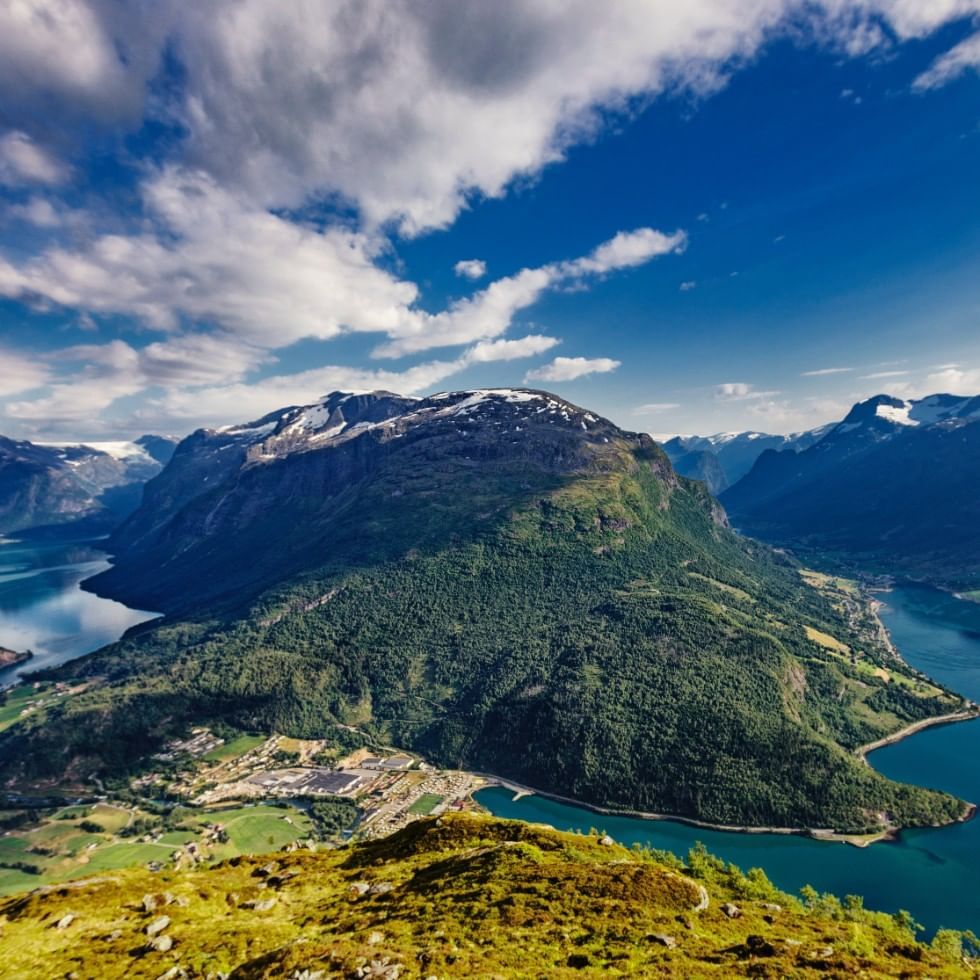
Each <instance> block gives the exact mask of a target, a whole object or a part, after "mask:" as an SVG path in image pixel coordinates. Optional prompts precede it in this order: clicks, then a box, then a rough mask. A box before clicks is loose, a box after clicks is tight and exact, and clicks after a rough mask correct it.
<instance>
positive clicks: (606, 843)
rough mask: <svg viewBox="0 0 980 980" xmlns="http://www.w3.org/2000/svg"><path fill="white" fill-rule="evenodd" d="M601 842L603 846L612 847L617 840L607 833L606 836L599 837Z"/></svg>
mask: <svg viewBox="0 0 980 980" xmlns="http://www.w3.org/2000/svg"><path fill="white" fill-rule="evenodd" d="M599 843H600V844H602V846H603V847H612V846H613V844H615V843H616V842H615V841H614V840H613V839H612V838H611V837H610V836H609V834H606V835H605V836H604V837H600V838H599Z"/></svg>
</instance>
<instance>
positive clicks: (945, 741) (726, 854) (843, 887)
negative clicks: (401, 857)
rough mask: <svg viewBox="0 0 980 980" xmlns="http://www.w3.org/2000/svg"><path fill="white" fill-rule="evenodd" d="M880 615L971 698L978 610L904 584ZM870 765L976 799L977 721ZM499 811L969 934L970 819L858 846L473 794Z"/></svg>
mask: <svg viewBox="0 0 980 980" xmlns="http://www.w3.org/2000/svg"><path fill="white" fill-rule="evenodd" d="M882 598H883V599H884V600H885V602H886V603H887V605H886V608H885V609H883V610H882V619H883V620H884V622H885V625H886V626H887V627H888V630H889V632H890V633H891V636H892V639H893V641H894V642H895V645H896V646H897V647H898V649H899V650H900V651H901V653H902V655H903V656H904V657H905V659H906V660H907V661H908V662H909V663H911V664H913V665H914V666H916V667H918V668H919V669H921V670H924V671H925V672H926V673H927V674H929V675H931V676H932V677H934V678H936V679H937V680H940V681H942V682H943V683H945V684H947V685H948V686H949V687H951V688H953V689H954V690H956V691H959V692H960V693H961V694H965V695H966V696H967V697H970V698H972V699H974V700H980V605H978V604H976V603H971V602H966V601H963V600H959V599H956V598H955V597H953V596H951V595H948V594H946V593H944V592H938V591H936V590H934V589H929V588H923V587H919V586H903V587H900V588H896V589H895V590H894V591H892V592H890V593H888V594H887V595H886V596H883V597H882ZM869 761H871V762H872V764H873V765H874V766H875V768H876V769H878V770H879V771H880V772H883V773H884V774H885V775H887V776H890V777H892V778H893V779H900V780H903V781H905V782H912V783H918V784H919V785H922V786H931V787H935V788H937V789H944V790H947V791H949V792H951V793H955V794H956V795H957V796H960V797H962V798H963V799H966V800H970V801H971V802H977V803H980V721H971V722H963V723H960V724H955V725H947V726H944V727H940V728H934V729H927V730H926V731H924V732H920V733H919V734H917V735H915V736H913V737H911V738H908V739H905V740H904V741H902V742H898V743H896V744H895V745H890V746H887V747H886V748H883V749H879V750H878V751H877V752H875V753H873V754H872V755H871V756H869ZM476 798H477V799H478V800H479V802H480V803H481V804H482V805H483V806H485V807H486V808H487V809H488V810H490V812H491V813H494V814H495V815H497V816H500V817H511V818H514V819H518V820H529V821H535V822H538V823H547V824H551V825H552V826H554V827H557V828H560V829H563V830H584V831H587V830H589V829H590V828H591V827H596V828H601V829H604V830H605V831H607V832H608V833H610V834H611V835H612V836H613V837H614V838H615V839H616V840H617V841H620V842H621V843H623V844H627V845H629V844H633V843H641V844H647V845H649V846H651V847H657V848H662V849H665V850H671V851H674V852H675V853H677V854H680V855H684V854H686V853H687V851H688V849H689V848H690V847H691V845H692V844H694V842H695V841H703V842H704V844H705V845H706V846H707V847H708V849H709V850H710V851H712V852H713V853H715V854H717V855H719V856H720V857H722V858H724V859H725V860H727V861H733V862H735V863H736V864H738V865H740V866H741V867H742V868H743V869H744V868H749V867H753V866H758V867H761V868H764V869H765V871H766V873H767V874H768V875H769V877H770V878H771V879H772V880H773V881H774V882H775V883H776V884H777V885H778V886H779V887H780V888H783V889H784V890H786V891H791V892H796V891H798V890H799V889H800V888H801V887H802V886H803V885H805V884H811V885H813V886H814V887H815V888H817V889H819V890H820V891H829V892H834V893H835V894H837V895H840V896H844V895H863V896H864V897H865V899H866V904H867V905H868V906H869V907H871V908H876V909H881V910H883V911H888V912H894V911H897V910H898V909H908V910H909V911H910V912H912V914H913V915H914V916H915V917H916V919H917V920H918V921H919V922H921V923H922V924H923V925H924V926H925V928H926V931H927V934H930V935H931V934H932V933H933V932H934V931H935V930H936V929H937V928H938V927H939V926H948V927H951V928H956V929H972V930H974V931H975V932H980V819H974V820H971V821H968V822H967V823H964V824H955V825H953V826H950V827H944V828H941V829H938V830H908V831H903V832H902V834H901V835H900V836H899V839H898V840H897V841H895V842H893V843H878V844H874V845H872V846H871V847H867V848H863V849H859V848H855V847H851V846H849V845H846V844H833V843H821V842H819V841H813V840H809V839H807V838H805V837H789V836H781V835H777V834H734V833H725V832H722V831H711V830H705V829H703V828H699V827H690V826H687V825H686V824H682V823H677V822H674V821H650V820H640V819H636V818H630V817H610V816H606V815H604V814H598V813H593V812H592V811H590V810H587V809H585V808H582V807H575V806H570V805H566V804H562V803H557V802H553V801H551V800H547V799H545V798H543V797H540V796H527V797H523V798H522V799H520V800H517V801H514V800H513V794H512V793H511V792H509V791H508V790H505V789H502V788H500V787H493V788H490V789H485V790H481V791H480V792H479V793H478V794H477V797H476Z"/></svg>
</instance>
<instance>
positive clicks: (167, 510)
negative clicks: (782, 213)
mask: <svg viewBox="0 0 980 980" xmlns="http://www.w3.org/2000/svg"><path fill="white" fill-rule="evenodd" d="M624 440H628V441H630V445H633V444H635V445H636V446H637V447H638V448H642V449H643V450H644V451H646V452H648V453H649V455H650V466H651V467H653V468H654V470H655V472H656V474H657V475H658V476H659V477H660V478H661V479H662V480H663V481H665V483H668V484H670V485H676V484H677V479H676V476H675V475H674V472H673V470H672V469H671V467H670V464H669V461H668V460H667V458H666V456H665V455H664V454H663V453H661V452H660V451H659V450H658V449H657V447H656V445H655V444H654V442H653V440H652V439H651V438H650V437H649V436H645V435H638V434H635V433H627V434H624V433H623V432H622V430H620V429H618V428H617V427H616V426H615V425H613V424H612V423H611V422H609V421H607V420H606V419H603V418H600V417H599V416H597V415H595V414H593V413H591V412H587V411H585V410H583V409H581V408H578V407H577V406H575V405H572V404H571V403H569V402H566V401H564V400H563V399H561V398H559V397H558V396H556V395H551V394H548V393H546V392H541V391H532V390H524V389H511V388H497V389H480V390H475V391H454V392H444V393H442V394H437V395H432V396H431V397H428V398H421V399H419V398H407V397H403V396H400V395H394V394H392V393H391V392H385V391H377V392H369V393H363V394H351V393H344V392H334V393H333V394H330V395H328V396H326V397H325V398H323V399H321V400H320V401H318V402H316V403H314V404H313V405H306V406H293V407H290V408H285V409H281V410H280V411H277V412H272V413H270V414H269V415H266V416H264V417H262V418H260V419H257V420H255V421H251V422H247V423H244V424H242V425H235V426H226V427H224V428H221V429H200V430H198V431H197V432H194V433H193V434H192V435H190V436H188V437H187V438H186V439H184V440H183V442H181V443H180V445H179V446H178V447H177V450H176V452H175V453H174V456H173V458H172V459H171V461H170V462H169V464H168V465H167V467H166V469H165V470H164V471H163V472H162V473H161V474H160V476H158V477H157V478H156V479H154V480H151V481H150V483H149V484H147V486H146V489H145V492H144V495H143V502H142V505H141V506H140V508H139V509H138V510H137V511H136V512H135V513H133V514H132V515H131V517H130V518H129V519H128V520H127V521H126V522H125V523H124V524H123V525H122V526H120V527H119V528H118V529H117V530H116V531H115V532H114V533H113V535H112V537H111V538H110V542H109V544H110V548H111V549H112V550H113V551H114V552H115V553H116V555H117V563H116V565H115V567H114V568H112V569H110V570H109V571H108V572H106V573H105V574H104V575H102V576H99V577H98V578H96V579H95V580H93V582H94V584H93V588H95V589H98V590H100V591H102V590H105V591H106V592H107V593H109V594H113V595H117V596H118V595H123V594H125V595H127V596H131V592H130V591H129V590H131V589H132V587H133V584H134V583H135V582H137V581H138V580H139V579H141V578H145V579H147V580H149V579H151V578H152V580H153V581H154V583H155V584H154V593H153V594H152V597H151V596H149V595H147V594H145V593H141V595H142V599H141V600H140V601H143V602H151V603H155V605H150V606H146V608H166V603H167V602H168V601H169V599H170V596H172V595H175V594H177V593H180V592H183V591H186V588H187V585H186V583H187V582H188V581H190V579H191V578H192V577H193V579H194V580H195V581H200V578H201V570H202V569H204V568H207V567H209V563H211V562H214V563H215V568H216V569H217V568H218V567H219V566H220V572H219V571H216V572H215V574H214V575H213V576H211V577H210V578H209V580H208V581H207V582H203V583H201V584H200V585H199V586H198V589H203V588H211V587H212V586H214V587H222V588H227V587H228V582H229V575H230V574H234V575H235V576H238V575H240V574H244V573H246V572H249V571H250V568H249V564H248V562H246V564H245V565H243V566H242V567H238V565H235V567H234V568H233V569H229V560H228V554H229V553H230V552H231V551H232V550H233V549H236V548H239V547H242V546H247V549H248V551H249V553H250V555H251V556H252V557H251V558H250V559H249V561H250V562H251V570H252V571H255V573H256V574H257V570H256V566H257V565H258V564H259V563H261V562H264V561H268V562H274V563H275V564H276V565H277V567H278V566H285V565H289V564H291V563H293V562H295V563H297V564H302V563H303V562H306V563H307V564H309V563H310V562H312V561H313V560H314V559H313V557H311V555H310V554H309V551H310V550H311V549H313V550H314V551H315V552H316V560H317V561H322V560H323V556H324V554H329V550H330V548H331V547H332V546H333V545H332V544H331V541H333V540H334V538H331V539H330V540H327V539H323V540H322V541H321V540H320V537H319V535H321V533H325V532H324V531H323V530H322V529H323V528H325V527H326V525H327V523H331V524H332V526H333V527H334V530H333V532H331V533H332V534H333V535H337V534H339V533H341V532H340V531H338V530H337V527H338V522H339V524H340V526H341V527H342V526H343V522H342V521H341V519H340V518H339V517H338V514H339V513H341V512H344V510H345V508H351V509H352V513H353V511H354V510H357V511H361V510H364V509H365V508H371V507H380V508H382V509H390V508H391V506H393V504H392V502H391V498H396V497H401V496H403V495H404V496H406V497H407V498H408V499H409V500H412V501H415V502H416V503H417V504H418V505H419V506H418V509H417V510H416V512H415V516H414V517H413V520H423V521H431V522H432V523H433V526H439V527H440V528H441V527H444V522H441V521H440V520H439V515H440V510H439V508H436V509H435V510H432V511H431V512H430V510H428V509H426V507H425V506H424V501H425V499H427V496H426V495H431V493H433V492H434V491H432V490H426V489H424V487H425V486H427V485H428V484H429V483H430V482H431V481H435V482H436V483H438V486H439V488H440V490H439V492H440V493H442V492H445V491H446V490H447V489H448V488H452V494H464V495H465V494H470V495H475V499H478V498H479V497H480V495H481V494H482V493H484V492H485V488H484V486H483V484H482V483H481V481H482V479H483V478H482V477H481V478H479V479H478V478H477V477H476V476H475V474H480V473H495V472H496V471H498V470H502V469H505V468H506V469H508V471H512V472H513V474H514V475H513V476H508V480H510V481H512V482H513V484H514V486H513V488H512V492H513V493H521V492H526V490H527V489H528V488H531V487H533V486H535V485H536V482H540V481H541V480H542V479H543V476H542V474H548V475H549V479H555V480H559V479H562V478H564V477H565V476H566V475H567V474H569V473H579V472H582V471H590V472H597V473H598V472H601V471H602V470H603V468H604V467H607V466H613V465H616V466H620V465H622V461H621V460H620V458H619V457H620V455H621V452H622V448H621V447H622V445H623V444H624ZM379 474H383V475H384V479H385V480H388V481H390V484H391V485H390V489H389V490H386V491H384V492H382V491H380V490H378V487H379V486H381V482H379V481H381V476H380V475H379ZM474 481H475V482H474ZM369 486H370V487H372V488H373V489H372V491H371V492H372V493H381V494H382V496H381V497H379V498H378V500H375V501H374V502H373V503H372V502H371V500H372V498H371V495H370V494H369V493H368V492H367V490H365V489H364V488H365V487H369ZM522 487H524V488H525V489H524V491H522V489H521V488H522ZM695 492H696V491H695ZM385 494H388V496H385ZM417 494H421V495H422V496H421V497H420V498H418V499H416V497H414V496H410V495H417ZM706 506H708V507H711V506H714V507H716V508H717V505H715V504H713V502H708V503H706ZM717 511H718V514H719V519H721V517H720V514H721V511H720V508H717ZM488 513H489V514H492V513H495V511H494V510H493V508H492V507H491V508H490V510H489V511H488ZM290 515H292V516H290ZM357 520H358V521H363V517H358V518H357ZM351 521H352V522H353V521H354V517H353V516H352V517H351ZM300 526H302V527H303V528H304V533H303V536H302V539H301V540H293V537H292V535H293V529H294V528H295V527H300ZM287 542H289V543H287ZM323 549H325V551H324V550H323ZM232 564H234V563H232ZM247 587H248V586H247V584H245V583H243V585H242V588H247ZM134 601H135V600H134ZM137 604H138V603H137Z"/></svg>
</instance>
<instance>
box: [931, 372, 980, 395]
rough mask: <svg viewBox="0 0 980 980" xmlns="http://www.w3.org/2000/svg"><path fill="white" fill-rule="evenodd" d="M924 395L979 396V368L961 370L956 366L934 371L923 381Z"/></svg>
mask: <svg viewBox="0 0 980 980" xmlns="http://www.w3.org/2000/svg"><path fill="white" fill-rule="evenodd" d="M923 388H924V389H925V392H924V393H925V394H930V395H934V394H940V393H947V394H950V395H978V394H980V368H972V369H971V368H961V367H958V366H956V365H953V366H949V367H945V368H943V369H942V370H939V371H934V372H933V373H931V374H930V375H928V377H927V378H926V379H925V383H924V385H923Z"/></svg>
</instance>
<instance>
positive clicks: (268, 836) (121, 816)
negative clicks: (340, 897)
mask: <svg viewBox="0 0 980 980" xmlns="http://www.w3.org/2000/svg"><path fill="white" fill-rule="evenodd" d="M129 819H130V814H129V811H127V810H126V809H125V808H123V807H116V806H113V805H111V804H108V803H97V804H95V805H94V806H90V805H84V806H73V807H65V808H64V809H62V810H59V811H58V812H57V813H56V814H54V816H53V818H50V819H48V820H47V821H45V822H44V823H43V824H42V825H41V826H39V827H37V828H35V829H31V830H24V831H15V832H14V833H12V834H9V835H6V836H2V837H0V864H16V863H24V864H29V865H33V866H35V867H37V868H39V869H41V873H40V874H36V875H35V874H30V873H29V872H25V871H22V870H19V869H17V868H3V867H0V895H9V894H13V893H16V892H20V891H26V890H31V889H34V888H38V887H39V886H41V885H48V884H52V883H56V882H61V881H69V880H71V879H73V878H83V877H87V876H89V875H92V874H94V873H97V872H102V871H115V870H117V869H119V868H129V867H145V866H146V865H147V864H148V863H149V862H150V861H159V862H161V863H163V864H169V863H170V861H171V857H172V855H173V853H174V851H175V850H178V849H179V848H180V847H182V845H184V844H187V843H189V842H190V841H199V842H201V843H203V839H202V836H201V830H202V829H203V828H204V826H205V825H206V824H212V823H220V824H222V826H224V827H225V829H226V831H227V833H228V841H227V843H224V844H216V845H214V846H213V847H210V848H205V851H204V853H205V855H206V856H207V857H208V858H209V859H210V860H213V861H223V860H227V859H228V858H232V857H236V856H238V855H240V854H256V853H260V854H261V853H265V852H267V851H276V850H279V849H280V848H281V847H283V846H284V845H286V844H290V843H292V842H293V841H295V840H299V839H301V838H305V837H308V836H310V835H311V834H312V833H313V824H312V821H311V820H310V818H309V817H308V816H307V814H305V813H304V812H302V811H301V810H297V809H294V808H292V807H274V806H265V805H262V806H251V807H249V806H244V807H235V808H232V809H228V810H198V809H192V808H190V807H179V808H177V809H176V810H175V811H174V813H173V814H172V815H171V820H172V821H174V822H175V823H176V824H177V826H176V828H175V829H173V830H168V831H166V832H165V833H163V834H162V835H161V836H160V838H159V839H158V840H157V841H155V842H146V841H137V840H133V839H125V838H123V839H119V838H118V837H116V836H114V835H115V834H116V833H117V832H118V831H119V830H120V829H122V828H123V827H125V826H126V824H127V823H128V822H129ZM85 820H91V821H93V822H94V823H97V824H99V825H100V826H102V827H103V828H105V833H89V832H87V831H84V830H82V829H81V826H80V825H81V823H82V822H83V821H85ZM172 825H173V824H172ZM93 844H94V845H95V846H94V847H91V848H90V845H93ZM31 847H41V848H44V849H45V850H47V851H52V852H53V853H51V854H34V853H31V852H30V850H29V848H31Z"/></svg>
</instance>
